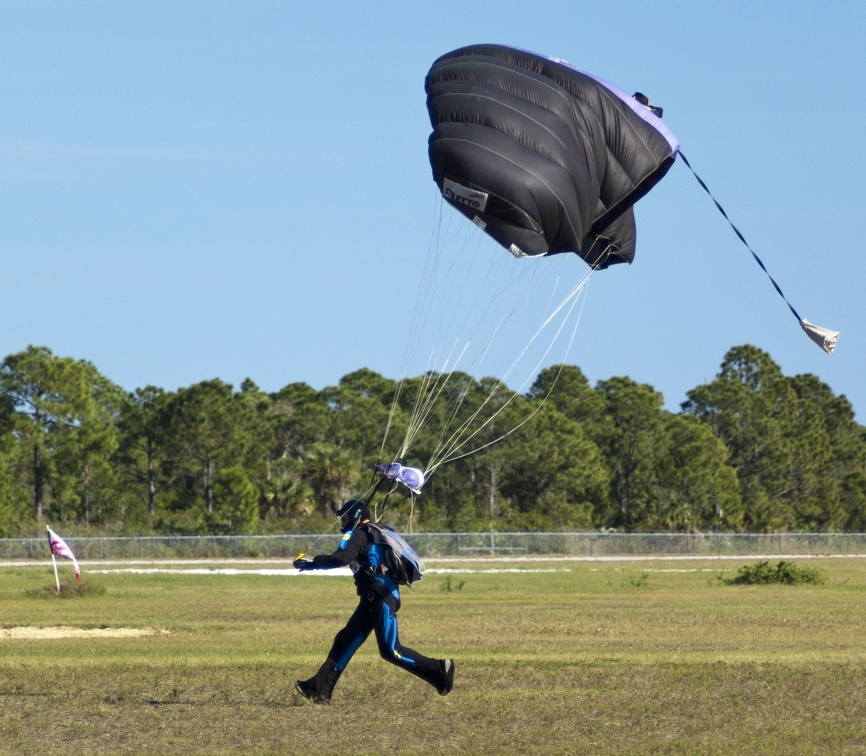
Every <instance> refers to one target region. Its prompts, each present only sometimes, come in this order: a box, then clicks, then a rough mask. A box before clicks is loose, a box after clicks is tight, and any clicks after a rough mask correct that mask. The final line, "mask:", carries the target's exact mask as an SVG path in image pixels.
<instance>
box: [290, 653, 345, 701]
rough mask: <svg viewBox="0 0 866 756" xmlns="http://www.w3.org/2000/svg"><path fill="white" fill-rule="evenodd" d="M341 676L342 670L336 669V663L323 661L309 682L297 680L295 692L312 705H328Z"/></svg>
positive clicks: (328, 660) (330, 660)
mask: <svg viewBox="0 0 866 756" xmlns="http://www.w3.org/2000/svg"><path fill="white" fill-rule="evenodd" d="M341 674H342V670H338V669H337V662H335V661H334V660H333V659H325V663H324V664H323V665H322V666H321V667H320V668H319V671H318V672H316V674H315V675H313V676H312V677H311V678H310V679H309V680H298V681H297V682H296V683H295V690H297V691H298V693H300V694H301V695H302V696H303V697H304V698H306V699H308V700H311V701H313V703H317V704H326V703H330V701H331V693H333V691H334V686H335V685H336V684H337V680H339V679H340V675H341Z"/></svg>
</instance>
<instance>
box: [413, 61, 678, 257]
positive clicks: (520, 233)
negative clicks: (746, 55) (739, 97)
mask: <svg viewBox="0 0 866 756" xmlns="http://www.w3.org/2000/svg"><path fill="white" fill-rule="evenodd" d="M425 88H426V91H427V110H428V113H429V115H430V122H431V125H432V127H433V132H432V133H431V135H430V139H429V157H430V166H431V168H432V170H433V178H434V180H435V181H436V184H437V185H438V186H439V189H440V190H441V192H442V195H443V197H444V198H445V200H446V201H447V202H448V203H449V204H451V205H452V206H453V207H455V208H456V209H457V210H458V211H459V212H461V213H462V214H463V215H465V216H466V217H467V218H469V219H470V220H472V221H473V222H475V223H476V224H477V225H478V226H479V227H480V228H482V229H483V230H484V231H485V232H486V233H487V234H489V235H490V236H491V237H492V238H493V239H495V240H496V241H497V242H498V243H499V244H501V245H502V246H503V247H505V248H506V249H508V250H509V251H510V252H512V254H515V255H518V256H537V255H549V254H555V253H559V252H574V253H576V254H578V255H579V256H580V257H581V258H583V259H584V260H585V261H586V262H587V263H588V264H589V265H590V266H592V267H595V268H605V267H607V266H609V265H612V264H614V263H620V262H631V261H632V259H633V258H634V251H635V222H634V214H633V210H632V206H633V205H634V203H635V202H637V201H638V200H639V199H640V198H641V197H643V196H644V195H645V194H646V193H647V192H648V191H649V190H650V189H652V187H653V186H655V184H656V183H657V182H658V181H659V180H660V179H661V178H662V177H663V176H664V175H665V173H666V172H667V171H668V169H669V168H670V166H671V165H672V164H673V162H674V160H675V159H676V155H677V151H678V150H679V144H678V142H677V140H676V139H675V137H674V136H673V135H672V134H671V133H670V132H669V131H668V129H667V128H666V127H665V125H664V123H662V121H661V119H660V118H659V117H658V116H657V115H656V113H660V112H661V109H660V108H657V107H653V106H652V105H651V104H642V102H641V101H639V100H638V99H635V97H633V96H631V95H628V94H626V93H625V92H624V91H622V90H620V89H618V88H617V87H615V86H613V85H611V84H609V83H607V82H605V81H603V80H601V79H599V78H597V77H595V76H592V75H591V74H588V73H586V72H584V71H581V70H580V69H578V68H575V67H574V66H572V65H571V64H570V63H567V62H565V61H563V60H560V59H557V58H546V57H543V56H541V55H536V54H534V53H531V52H527V51H524V50H518V49H515V48H511V47H505V46H502V45H474V46H470V47H464V48H461V49H459V50H455V51H453V52H450V53H447V54H446V55H443V56H442V57H440V58H439V59H438V60H436V62H435V63H434V64H433V66H432V67H431V68H430V71H429V72H428V74H427V78H426V82H425ZM640 100H642V101H644V102H647V103H648V102H649V101H648V100H647V98H646V97H644V96H643V95H641V96H640Z"/></svg>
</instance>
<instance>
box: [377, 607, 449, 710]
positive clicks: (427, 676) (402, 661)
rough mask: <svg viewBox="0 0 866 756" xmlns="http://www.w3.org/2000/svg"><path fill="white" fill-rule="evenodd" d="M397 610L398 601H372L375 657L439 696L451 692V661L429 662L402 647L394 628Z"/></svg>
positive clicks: (427, 659) (427, 658) (431, 660)
mask: <svg viewBox="0 0 866 756" xmlns="http://www.w3.org/2000/svg"><path fill="white" fill-rule="evenodd" d="M399 609H400V602H399V600H396V601H395V600H394V599H393V598H392V597H391V596H388V597H386V598H385V599H379V600H377V601H375V602H374V606H373V617H374V620H375V631H376V642H377V643H378V645H379V654H380V655H381V656H382V658H383V659H384V660H385V661H388V662H391V664H396V665H397V666H398V667H400V668H402V669H405V670H406V671H407V672H411V673H412V674H413V675H415V676H416V677H420V678H421V679H422V680H423V681H424V682H426V683H430V685H432V686H433V687H434V688H436V689H437V690H438V691H439V693H440V694H442V695H446V694H447V693H449V692H450V691H451V684H452V682H453V680H454V662H453V661H452V660H451V659H431V658H429V657H427V656H424V655H423V654H419V653H418V652H417V651H413V650H412V649H411V648H408V647H407V646H404V645H402V644H401V643H400V634H399V631H398V628H397V611H398V610H399Z"/></svg>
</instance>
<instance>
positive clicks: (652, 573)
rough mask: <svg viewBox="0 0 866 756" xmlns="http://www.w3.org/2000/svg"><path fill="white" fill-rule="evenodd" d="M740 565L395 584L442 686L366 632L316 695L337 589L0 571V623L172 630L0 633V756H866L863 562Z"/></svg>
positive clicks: (346, 606) (337, 610)
mask: <svg viewBox="0 0 866 756" xmlns="http://www.w3.org/2000/svg"><path fill="white" fill-rule="evenodd" d="M431 561H432V560H431ZM795 561H797V560H795ZM748 563H749V560H748V559H746V558H744V559H743V560H742V562H736V561H734V562H724V563H711V562H701V561H694V562H661V561H659V562H647V563H628V562H623V563H616V562H614V563H583V562H539V563H537V564H532V563H525V564H519V565H505V566H508V567H512V568H513V567H515V566H516V567H519V568H522V571H521V572H508V573H501V574H497V573H488V572H482V570H487V569H495V568H501V567H503V566H504V565H502V564H501V563H490V564H488V563H483V562H473V563H469V564H467V565H466V567H468V568H470V569H473V570H476V572H470V573H457V574H454V575H453V576H452V578H451V580H450V582H449V581H447V579H446V578H447V573H441V574H435V573H434V574H430V575H428V577H427V578H426V579H425V580H424V581H423V582H422V583H420V584H418V586H417V587H416V588H415V590H414V591H411V592H410V591H407V592H406V593H405V595H404V603H403V609H402V610H401V612H400V619H401V628H400V629H401V640H402V641H403V642H404V643H405V644H406V645H409V646H411V647H413V648H416V649H417V650H419V651H422V652H424V653H427V654H430V655H434V656H451V657H454V658H455V660H456V664H457V674H456V678H455V687H454V691H453V692H452V693H451V695H449V696H447V697H444V698H443V697H440V696H438V695H437V694H436V692H435V691H434V690H433V689H432V688H429V687H428V686H426V685H424V683H422V682H420V681H419V680H417V679H416V678H414V677H412V676H410V675H407V674H405V673H403V672H401V671H400V670H397V669H396V668H393V667H392V666H390V665H387V664H385V663H384V662H383V661H382V660H381V659H379V657H378V654H377V652H376V647H375V643H374V642H372V641H370V642H368V643H367V644H366V645H365V646H364V647H362V649H361V650H360V651H359V652H358V654H357V655H356V657H355V659H354V660H353V661H352V664H351V665H350V666H349V668H348V670H347V671H346V673H345V674H344V675H343V678H342V680H341V681H340V685H339V686H338V688H337V691H336V693H335V696H334V700H333V702H332V703H331V705H330V706H314V705H312V704H310V703H307V702H304V701H301V700H299V699H298V697H297V696H296V695H295V694H294V693H293V683H294V680H295V679H297V678H299V677H306V676H309V675H310V674H312V673H313V672H314V671H315V670H316V668H317V667H318V665H319V664H320V663H321V661H322V660H323V658H324V655H325V653H326V651H327V649H328V647H329V645H330V642H331V640H332V638H333V635H334V633H335V632H336V631H337V630H338V629H339V628H340V627H341V625H342V622H343V621H344V620H345V619H346V618H347V616H348V614H349V613H350V612H351V611H352V609H353V608H354V600H355V599H354V592H353V589H352V585H351V581H350V580H349V579H346V578H336V577H319V576H315V577H313V576H304V577H301V578H296V577H292V578H287V577H280V576H258V575H240V576H209V575H208V576H199V575H126V574H110V575H93V574H88V569H87V567H88V566H87V565H85V572H84V581H86V582H90V583H91V584H93V585H94V586H95V590H93V591H89V592H87V593H85V594H84V595H81V596H70V597H67V598H63V597H57V596H54V595H51V592H50V591H48V592H44V591H42V589H43V588H44V587H46V586H49V587H50V586H53V581H54V576H53V572H52V571H51V569H50V567H48V568H46V569H41V568H25V567H13V568H8V567H7V568H2V569H0V628H7V629H8V628H20V627H25V626H36V627H54V626H73V627H77V628H115V627H132V628H142V629H144V628H156V629H158V630H161V631H167V632H163V633H160V634H155V635H150V636H145V637H136V638H103V637H97V638H92V637H84V638H60V639H50V638H40V639H27V638H8V637H6V638H4V637H3V636H2V632H0V753H25V754H26V753H33V754H42V753H46V752H49V751H50V752H52V753H88V754H93V753H136V754H151V753H152V754H165V753H323V754H326V753H374V752H381V751H396V752H410V751H411V752H417V753H430V754H433V753H442V752H448V751H451V752H459V753H471V754H485V753H503V754H511V753H562V754H566V753H568V754H574V753H577V754H580V753H588V754H597V753H640V754H645V753H659V754H669V753H689V754H691V753H708V754H709V753H711V754H728V753H749V754H752V753H762V754H780V753H785V754H818V753H837V752H866V559H863V560H857V559H824V560H809V561H808V566H809V567H810V568H817V569H818V570H819V571H820V573H821V576H822V577H823V578H824V582H823V584H814V585H813V584H808V585H797V586H787V585H760V586H732V585H726V584H724V582H723V580H721V579H720V577H721V576H722V575H721V573H720V568H721V567H722V566H723V567H724V568H725V569H726V572H725V573H724V576H725V577H730V576H731V575H733V574H734V573H735V572H736V570H737V568H739V567H741V566H742V565H744V564H748ZM90 566H91V567H92V568H93V569H95V568H96V567H97V565H96V564H91V565H90ZM278 566H285V565H278ZM428 567H432V568H436V567H448V568H454V567H458V565H455V564H452V563H448V564H447V565H445V564H438V565H437V564H436V563H435V562H434V563H432V564H429V565H428ZM531 568H539V569H545V570H555V571H553V572H541V573H539V572H530V571H529V570H530V569H531ZM708 568H709V570H710V571H702V570H707V569H708ZM715 568H719V569H715ZM668 570H694V571H688V572H682V571H677V572H672V571H668ZM460 583H462V586H461V587H460V588H459V589H457V585H458V584H460ZM449 587H450V590H449Z"/></svg>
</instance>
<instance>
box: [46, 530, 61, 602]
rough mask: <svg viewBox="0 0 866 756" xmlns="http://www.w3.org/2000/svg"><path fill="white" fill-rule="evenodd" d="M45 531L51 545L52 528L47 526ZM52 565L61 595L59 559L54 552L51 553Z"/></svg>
mask: <svg viewBox="0 0 866 756" xmlns="http://www.w3.org/2000/svg"><path fill="white" fill-rule="evenodd" d="M45 529H46V530H47V531H48V533H49V536H48V543H49V544H50V543H51V535H50V534H51V527H50V526H49V525H46V526H45ZM51 564H53V565H54V582H55V583H57V592H58V593H60V576H59V575H58V574H57V557H56V556H54V550H53V549H52V551H51Z"/></svg>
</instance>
